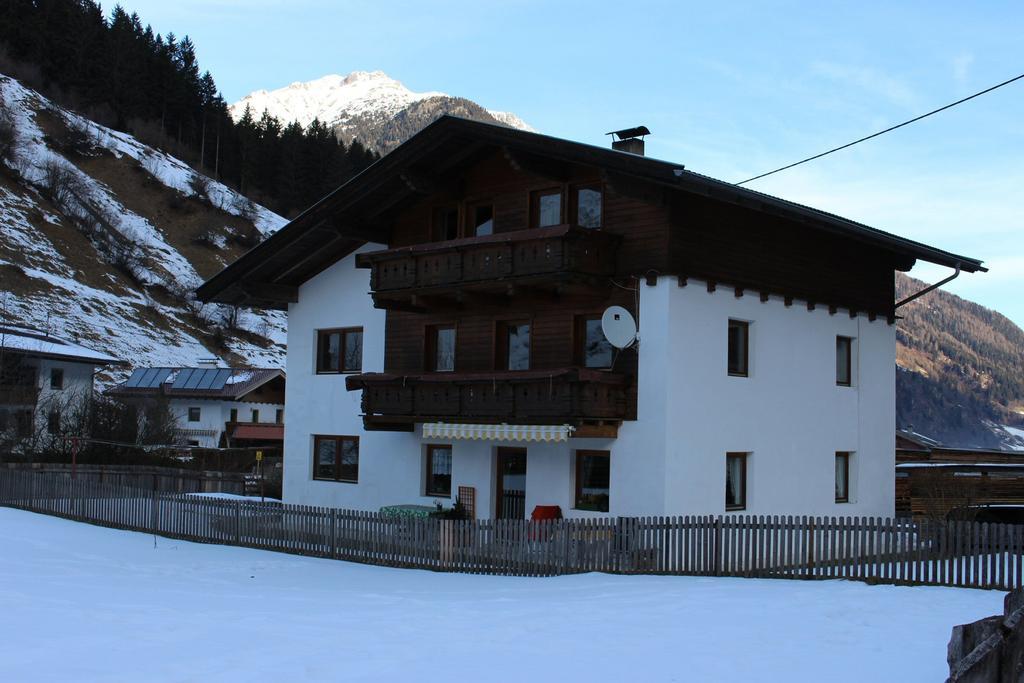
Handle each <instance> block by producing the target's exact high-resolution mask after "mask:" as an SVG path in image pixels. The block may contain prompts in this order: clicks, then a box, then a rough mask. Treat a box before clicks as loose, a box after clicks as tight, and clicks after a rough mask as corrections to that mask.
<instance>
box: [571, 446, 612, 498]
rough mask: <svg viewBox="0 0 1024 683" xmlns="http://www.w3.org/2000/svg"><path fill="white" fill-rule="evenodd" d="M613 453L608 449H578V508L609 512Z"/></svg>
mask: <svg viewBox="0 0 1024 683" xmlns="http://www.w3.org/2000/svg"><path fill="white" fill-rule="evenodd" d="M610 481H611V454H610V453H609V452H608V451H576V505H575V508H576V509H577V510H593V511H595V512H608V493H609V491H610Z"/></svg>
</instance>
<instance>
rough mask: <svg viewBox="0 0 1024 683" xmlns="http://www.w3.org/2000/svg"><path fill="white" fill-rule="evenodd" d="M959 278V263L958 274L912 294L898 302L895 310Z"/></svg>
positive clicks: (958, 265)
mask: <svg viewBox="0 0 1024 683" xmlns="http://www.w3.org/2000/svg"><path fill="white" fill-rule="evenodd" d="M959 276H960V264H959V263H957V264H956V272H955V273H953V274H952V275H950V276H949V277H947V278H946V279H945V280H939V281H938V282H936V283H935V284H934V285H929V286H927V287H925V288H924V289H922V290H921V291H920V292H916V293H914V294H911V295H910V296H908V297H907V298H906V299H904V300H903V301H900V302H897V303H896V306H894V308H899V307H900V306H903V305H904V304H909V303H910V302H911V301H913V300H914V299H917V298H918V297H922V296H924V295H925V294H927V293H928V292H930V291H932V290H935V289H938V288H939V287H941V286H942V285H944V284H946V283H947V282H952V281H953V280H955V279H957V277H959Z"/></svg>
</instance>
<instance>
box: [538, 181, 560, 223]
mask: <svg viewBox="0 0 1024 683" xmlns="http://www.w3.org/2000/svg"><path fill="white" fill-rule="evenodd" d="M531 204H532V207H531V213H532V214H533V227H535V228H546V227H548V226H550V225H559V224H560V223H561V222H562V190H561V188H557V187H556V188H553V189H550V190H541V191H539V192H534V193H533V201H532V202H531Z"/></svg>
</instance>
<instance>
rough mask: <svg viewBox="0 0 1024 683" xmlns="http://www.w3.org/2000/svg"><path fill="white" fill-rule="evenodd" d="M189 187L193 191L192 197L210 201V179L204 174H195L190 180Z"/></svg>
mask: <svg viewBox="0 0 1024 683" xmlns="http://www.w3.org/2000/svg"><path fill="white" fill-rule="evenodd" d="M188 186H189V189H190V190H192V196H194V197H196V198H198V199H200V200H202V201H204V202H209V201H210V179H209V178H207V177H206V176H204V175H203V174H202V173H193V174H192V176H191V177H190V178H189V179H188Z"/></svg>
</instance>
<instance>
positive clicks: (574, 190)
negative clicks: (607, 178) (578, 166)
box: [569, 183, 604, 230]
mask: <svg viewBox="0 0 1024 683" xmlns="http://www.w3.org/2000/svg"><path fill="white" fill-rule="evenodd" d="M580 190H594V191H596V192H597V193H598V194H599V195H601V208H600V220H599V222H598V224H597V225H582V224H581V223H580ZM569 195H570V197H569V199H570V203H571V206H570V212H571V215H572V218H573V221H572V222H573V225H578V226H579V227H581V228H586V229H587V230H601V229H602V228H604V185H603V184H602V183H580V184H579V185H572V186H571V187H570V190H569Z"/></svg>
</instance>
